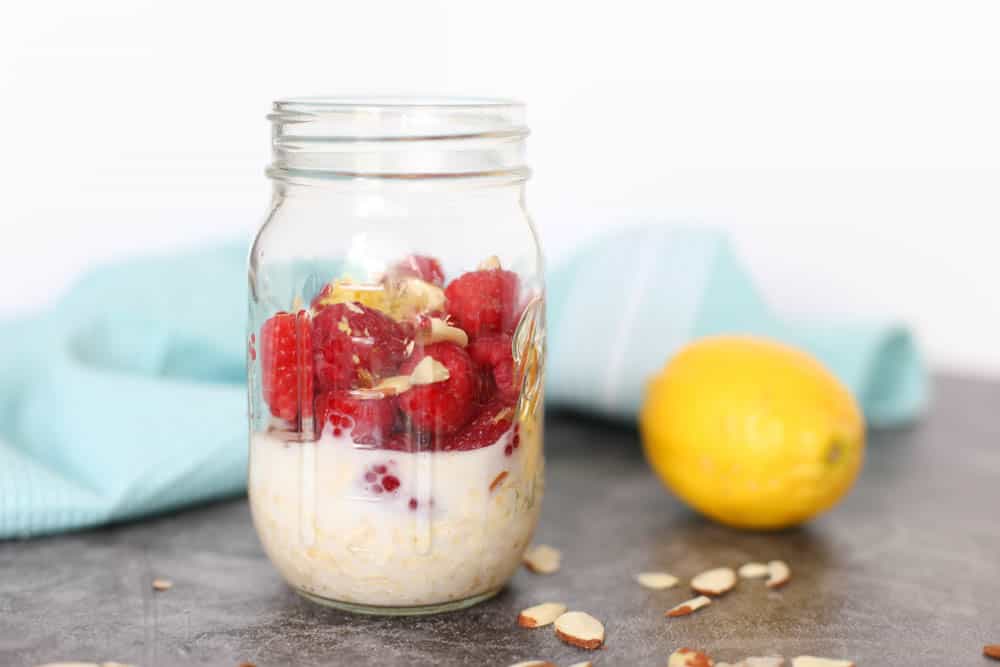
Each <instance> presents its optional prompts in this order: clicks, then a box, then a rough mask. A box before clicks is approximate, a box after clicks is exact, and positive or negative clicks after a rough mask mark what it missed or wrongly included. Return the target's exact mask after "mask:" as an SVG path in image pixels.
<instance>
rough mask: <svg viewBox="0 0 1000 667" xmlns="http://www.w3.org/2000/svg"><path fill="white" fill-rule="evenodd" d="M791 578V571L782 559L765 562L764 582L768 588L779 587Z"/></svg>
mask: <svg viewBox="0 0 1000 667" xmlns="http://www.w3.org/2000/svg"><path fill="white" fill-rule="evenodd" d="M791 578H792V571H791V570H790V569H789V568H788V563H786V562H785V561H783V560H772V561H771V562H770V563H768V564H767V581H765V582H764V584H765V585H766V586H767V587H768V588H779V587H781V586H784V585H785V584H787V583H788V582H789V580H790V579H791Z"/></svg>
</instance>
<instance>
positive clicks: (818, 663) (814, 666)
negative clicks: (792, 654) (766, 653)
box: [792, 655, 855, 667]
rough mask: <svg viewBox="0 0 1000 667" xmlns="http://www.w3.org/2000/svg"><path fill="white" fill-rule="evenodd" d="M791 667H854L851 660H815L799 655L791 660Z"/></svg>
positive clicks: (811, 657) (808, 656) (814, 658)
mask: <svg viewBox="0 0 1000 667" xmlns="http://www.w3.org/2000/svg"><path fill="white" fill-rule="evenodd" d="M792 667H855V665H854V662H852V661H851V660H835V659H833V658H816V657H813V656H811V655H800V656H799V657H797V658H792Z"/></svg>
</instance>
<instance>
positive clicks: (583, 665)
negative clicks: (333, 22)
mask: <svg viewBox="0 0 1000 667" xmlns="http://www.w3.org/2000/svg"><path fill="white" fill-rule="evenodd" d="M569 667H594V663H592V662H591V661H589V660H585V661H583V662H574V663H573V664H572V665H570V666H569Z"/></svg>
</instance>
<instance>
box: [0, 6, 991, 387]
mask: <svg viewBox="0 0 1000 667" xmlns="http://www.w3.org/2000/svg"><path fill="white" fill-rule="evenodd" d="M9 4H10V6H9V7H7V8H5V9H4V10H3V17H2V19H0V132H2V144H0V146H2V151H3V154H2V156H0V192H2V195H3V198H2V206H3V209H2V215H0V220H2V222H0V224H2V227H0V230H2V231H0V234H2V239H0V241H2V242H0V313H6V314H11V313H16V312H20V311H23V310H27V309H33V308H36V307H40V306H41V305H43V304H44V303H46V302H47V301H49V300H51V299H52V298H54V297H55V296H56V295H58V294H59V292H60V291H61V290H64V289H66V288H67V287H68V285H69V284H70V283H71V281H72V279H73V277H74V276H75V275H77V274H78V273H79V271H81V270H83V269H84V268H86V267H87V266H89V265H92V264H94V263H96V262H99V261H101V260H104V259H106V258H111V257H118V256H121V255H124V254H127V253H133V252H136V251H141V250H148V249H161V248H170V247H175V246H178V245H188V244H191V243H195V242H198V241H201V240H205V239H216V238H229V237H232V236H234V235H241V234H242V235H248V234H249V233H250V231H249V230H250V229H251V228H252V227H253V225H255V224H256V223H257V221H258V220H259V219H260V217H261V216H262V214H263V211H264V209H265V205H266V203H267V198H268V195H269V192H268V184H267V182H266V180H265V178H264V175H263V167H264V165H265V162H266V160H267V151H268V143H267V142H268V138H269V137H268V127H267V123H266V121H265V119H264V115H265V114H266V113H267V111H268V107H269V102H270V100H271V99H274V98H277V97H282V96H289V95H302V94H329V93H337V92H358V91H373V92H378V91H383V92H400V91H403V92H406V91H413V92H446V93H466V94H487V95H490V94H492V95H503V96H515V97H519V98H521V99H523V100H525V101H526V102H527V103H528V109H529V120H530V123H531V126H532V129H533V132H534V134H533V135H532V138H531V139H530V144H529V152H530V158H531V162H532V164H533V166H534V167H535V178H534V179H533V181H532V184H531V186H530V190H529V205H530V208H531V210H532V212H533V214H534V216H535V218H536V220H537V221H538V223H539V226H540V229H541V232H542V236H543V240H544V241H545V243H546V245H547V250H548V254H549V256H550V257H551V258H554V259H557V258H558V257H560V256H562V255H563V254H564V253H565V252H566V251H567V250H568V249H569V248H570V247H571V246H572V245H573V244H574V243H576V242H579V240H581V239H584V238H586V237H588V236H590V235H592V234H593V233H595V232H597V231H598V230H599V229H601V228H604V227H613V226H615V225H620V224H623V223H627V222H631V221H640V220H664V221H677V220H681V221H688V222H694V223H697V224H703V223H704V224H713V225H717V226H721V227H724V228H726V229H728V230H729V231H730V233H731V236H732V238H733V240H734V242H735V243H736V245H737V246H738V249H739V251H740V253H741V254H742V256H743V257H744V258H745V259H746V261H747V263H748V264H749V266H750V267H751V269H752V271H753V272H754V275H755V277H756V279H757V281H758V282H759V284H760V285H761V286H762V288H763V289H764V291H765V293H766V294H767V296H768V298H769V299H770V300H771V302H772V303H773V304H774V306H775V307H776V308H778V309H780V310H781V311H783V312H786V313H789V314H805V315H821V316H830V315H836V316H854V317H873V318H879V319H894V318H899V319H902V320H904V321H907V322H909V323H911V324H912V325H913V326H914V328H915V329H916V331H917V332H918V334H919V336H920V339H921V341H922V343H923V345H924V348H925V349H926V351H927V353H928V356H929V358H930V359H931V361H932V362H933V363H934V364H935V366H936V367H938V368H947V369H952V370H959V371H963V372H972V373H989V374H994V375H1000V299H998V298H997V289H998V286H1000V261H997V249H998V245H1000V231H998V228H1000V227H998V226H1000V3H995V2H985V1H984V2H958V1H954V0H949V1H946V2H945V1H943V2H937V3H922V2H913V1H908V2H895V3H889V2H873V1H871V0H867V1H863V2H849V1H843V0H842V1H839V2H824V3H817V2H806V1H804V0H793V1H789V2H746V1H745V0H741V1H739V2H709V1H699V2H689V3H667V2H632V1H626V0H618V1H617V2H613V3H604V2H593V3H591V2H584V1H583V0H578V1H576V2H571V3H556V2H547V3H546V2H541V1H540V0H536V1H534V2H519V1H517V2H488V3H485V2H482V3H481V2H459V1H455V2H428V1H427V0H421V1H420V2H416V1H413V0H399V1H397V2H389V1H372V0H368V1H366V2H358V1H351V2H336V1H331V0H325V1H323V2H268V3H253V2H251V1H250V0H244V1H243V2H238V3H236V2H233V3H224V2H210V1H202V2H198V3H187V2H181V1H166V0H164V1H162V2H151V1H149V0H145V1H143V0H128V1H123V2H100V1H93V0H91V1H88V2H76V1H71V0H65V1H62V2H19V3H9Z"/></svg>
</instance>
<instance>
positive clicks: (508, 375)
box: [468, 334, 518, 404]
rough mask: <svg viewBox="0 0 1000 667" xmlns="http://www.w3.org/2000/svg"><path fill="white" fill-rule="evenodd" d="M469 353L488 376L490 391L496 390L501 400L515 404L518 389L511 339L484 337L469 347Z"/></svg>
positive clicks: (498, 335)
mask: <svg viewBox="0 0 1000 667" xmlns="http://www.w3.org/2000/svg"><path fill="white" fill-rule="evenodd" d="M468 351H469V356H470V357H472V360H473V361H475V362H476V363H477V364H479V366H480V367H481V368H482V369H483V370H484V372H485V373H486V374H487V377H488V378H489V382H488V386H489V389H490V390H493V389H495V391H496V395H497V397H498V398H500V400H502V401H504V402H506V403H507V404H513V403H514V401H516V400H517V394H518V388H517V383H516V382H515V379H514V354H513V352H512V348H511V337H510V336H509V335H507V334H495V335H491V336H483V337H481V338H478V339H476V341H475V342H473V343H472V344H471V345H469V347H468ZM491 393H492V392H491Z"/></svg>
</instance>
